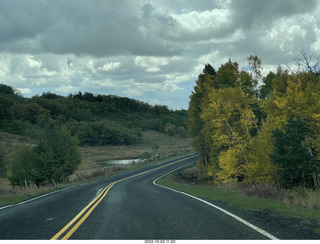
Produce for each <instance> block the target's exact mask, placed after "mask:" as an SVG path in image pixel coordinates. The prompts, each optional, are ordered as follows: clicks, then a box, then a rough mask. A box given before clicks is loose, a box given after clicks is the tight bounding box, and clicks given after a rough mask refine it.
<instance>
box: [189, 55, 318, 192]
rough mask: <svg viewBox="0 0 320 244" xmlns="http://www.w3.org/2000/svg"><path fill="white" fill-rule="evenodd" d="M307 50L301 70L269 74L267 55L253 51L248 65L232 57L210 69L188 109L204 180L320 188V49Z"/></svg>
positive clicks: (286, 187) (194, 143) (197, 84)
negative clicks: (318, 53)
mask: <svg viewBox="0 0 320 244" xmlns="http://www.w3.org/2000/svg"><path fill="white" fill-rule="evenodd" d="M301 53H302V54H303V57H304V58H305V59H304V60H302V59H297V62H300V63H298V64H299V66H298V67H299V68H300V70H296V71H295V72H292V71H291V70H289V69H284V68H283V67H281V66H279V68H278V70H277V73H273V72H269V73H268V74H267V76H265V77H263V76H262V73H261V69H262V66H261V60H260V59H259V58H258V57H257V56H252V55H251V56H250V57H249V58H248V67H247V68H246V70H244V69H243V70H239V65H238V64H237V63H236V62H232V61H231V60H229V61H228V62H227V63H225V64H222V65H221V66H220V68H219V69H218V70H217V71H216V70H215V69H214V68H213V67H212V66H211V65H210V64H207V65H206V66H205V68H204V69H203V73H202V74H200V75H199V77H198V80H197V81H196V86H195V87H194V91H193V92H192V95H191V96H190V103H189V110H188V114H189V118H188V126H189V133H190V136H191V140H192V142H191V143H192V145H193V146H194V147H195V148H196V150H197V151H198V152H199V153H200V156H199V160H198V164H197V167H198V169H199V176H200V178H202V179H204V180H205V181H207V182H210V183H213V184H224V183H236V184H248V185H256V184H261V183H262V184H266V183H268V184H270V185H273V186H276V187H277V188H284V189H293V188H306V189H318V188H319V186H320V147H319V145H320V136H319V131H320V112H319V111H320V107H319V105H320V73H319V68H320V61H319V59H317V60H315V61H314V62H313V60H312V58H313V57H315V56H316V53H313V54H312V55H310V57H309V56H308V55H307V54H306V53H305V52H304V51H302V52H301ZM303 61H305V63H303ZM259 83H261V85H260V86H259V85H258V84H259Z"/></svg>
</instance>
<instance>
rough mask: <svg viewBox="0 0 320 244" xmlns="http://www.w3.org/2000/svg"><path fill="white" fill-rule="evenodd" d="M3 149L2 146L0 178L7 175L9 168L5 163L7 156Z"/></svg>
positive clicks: (0, 150)
mask: <svg viewBox="0 0 320 244" xmlns="http://www.w3.org/2000/svg"><path fill="white" fill-rule="evenodd" d="M4 156H5V155H4V153H3V151H2V149H1V148H0V178H4V177H6V175H7V169H6V164H5V157H4Z"/></svg>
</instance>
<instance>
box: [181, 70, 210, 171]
mask: <svg viewBox="0 0 320 244" xmlns="http://www.w3.org/2000/svg"><path fill="white" fill-rule="evenodd" d="M215 77H216V71H215V70H214V68H213V67H212V66H211V65H210V64H206V65H205V67H204V69H203V72H202V74H200V75H199V76H198V79H197V81H196V86H195V87H194V91H193V92H192V94H191V96H190V102H189V108H188V122H187V125H188V131H189V135H190V137H191V144H192V146H193V147H194V148H195V149H196V150H197V151H198V152H199V154H200V155H199V157H198V163H197V166H198V169H199V175H200V177H207V174H206V172H207V165H208V161H209V154H210V151H209V147H208V146H207V144H206V142H205V136H206V135H205V134H203V132H202V128H203V127H204V122H203V120H202V118H201V113H202V109H203V107H204V106H205V105H206V104H207V102H206V100H207V93H208V90H209V89H210V88H211V87H213V86H214V82H215Z"/></svg>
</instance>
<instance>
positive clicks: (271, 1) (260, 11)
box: [230, 0, 317, 29]
mask: <svg viewBox="0 0 320 244" xmlns="http://www.w3.org/2000/svg"><path fill="white" fill-rule="evenodd" d="M316 5H317V1H316V0H309V1H301V0H267V1H266V0H254V1H252V0H233V1H232V2H231V5H230V9H231V13H232V18H233V22H234V24H235V25H236V26H237V27H240V28H243V29H249V28H251V27H252V26H253V25H270V24H271V23H273V21H275V20H277V19H278V18H282V17H290V16H293V15H299V14H305V13H307V12H310V11H313V10H314V8H315V7H316Z"/></svg>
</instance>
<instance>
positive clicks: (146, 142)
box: [0, 131, 191, 200]
mask: <svg viewBox="0 0 320 244" xmlns="http://www.w3.org/2000/svg"><path fill="white" fill-rule="evenodd" d="M23 144H24V145H26V144H27V145H30V146H34V145H36V141H35V140H32V139H30V138H25V137H22V136H17V135H12V134H8V133H4V132H0V148H2V150H3V151H4V152H5V155H6V161H7V163H8V162H9V158H10V155H11V154H13V153H14V152H15V151H16V150H17V149H18V147H19V145H23ZM190 150H191V148H190V143H189V139H187V138H179V137H172V136H168V135H166V134H163V133H159V132H156V131H145V132H143V136H142V140H141V141H140V142H139V143H138V144H135V145H129V146H109V145H107V146H100V147H99V146H87V145H84V146H80V147H79V153H80V154H81V158H82V161H81V164H80V166H79V168H78V170H77V171H76V172H75V174H73V175H71V176H70V181H71V182H75V181H79V180H87V179H92V178H96V177H101V176H104V175H109V174H113V173H115V172H116V171H122V170H127V169H129V168H130V167H131V166H129V165H119V166H114V165H113V166H109V165H107V164H106V162H107V161H109V160H117V159H136V158H150V157H151V156H152V155H154V154H156V155H157V159H161V158H167V157H170V156H175V155H178V154H182V153H184V152H189V151H190ZM43 190H48V187H47V186H46V187H41V189H36V188H35V187H34V188H31V189H30V188H29V189H24V188H17V187H16V188H12V186H11V185H10V182H9V180H8V179H1V178H0V200H1V198H2V199H3V198H6V197H8V196H13V195H17V194H24V195H25V194H31V195H36V194H39V191H43Z"/></svg>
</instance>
